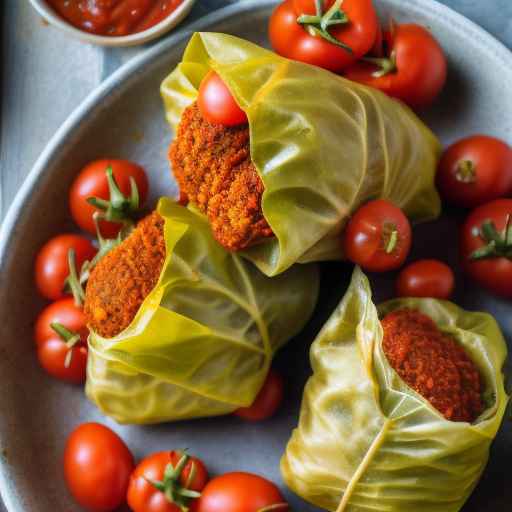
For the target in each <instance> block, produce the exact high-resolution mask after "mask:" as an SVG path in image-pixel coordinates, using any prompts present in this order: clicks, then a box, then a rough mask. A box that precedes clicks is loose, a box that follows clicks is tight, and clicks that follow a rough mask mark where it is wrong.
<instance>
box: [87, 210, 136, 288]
mask: <svg viewBox="0 0 512 512" xmlns="http://www.w3.org/2000/svg"><path fill="white" fill-rule="evenodd" d="M100 218H101V214H100V213H99V212H94V213H93V215H92V219H93V222H94V225H95V226H96V238H97V240H98V245H99V249H98V252H97V253H96V255H95V256H94V258H93V259H92V260H90V261H85V262H84V264H83V265H82V269H81V271H80V283H81V284H82V285H83V284H84V283H86V282H87V280H88V279H89V276H90V275H91V272H92V269H93V268H94V267H95V266H96V265H97V263H98V262H99V261H100V260H101V258H103V256H105V255H106V254H107V253H108V252H110V251H111V250H112V249H114V248H115V247H117V246H118V245H120V244H121V242H122V241H123V240H124V239H125V238H126V237H127V236H128V235H129V234H130V232H131V230H132V229H133V223H132V222H131V221H127V222H126V224H124V225H123V227H122V228H121V230H120V231H119V233H118V234H117V236H116V238H103V235H102V234H101V229H100V225H99V219H100Z"/></svg>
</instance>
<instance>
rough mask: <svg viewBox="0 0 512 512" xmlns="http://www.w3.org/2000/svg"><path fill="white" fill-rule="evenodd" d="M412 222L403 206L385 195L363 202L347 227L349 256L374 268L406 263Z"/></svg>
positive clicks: (371, 270)
mask: <svg viewBox="0 0 512 512" xmlns="http://www.w3.org/2000/svg"><path fill="white" fill-rule="evenodd" d="M411 236H412V233H411V225H410V223H409V220H408V219H407V217H406V216H405V215H404V213H403V212H402V210H400V208H398V207H396V206H395V205H394V204H392V203H390V202H389V201H385V200H383V199H378V200H375V201H370V202H368V203H366V204H365V205H363V206H361V208H359V210H357V212H356V213H355V214H354V216H353V217H352V218H351V219H350V221H349V222H348V224H347V227H346V228H345V235H344V251H345V256H346V257H347V258H348V259H349V260H351V261H352V262H353V263H356V264H357V265H360V266H361V267H362V268H363V269H365V270H368V271H370V272H385V271H388V270H395V269H397V268H399V267H400V266H402V264H403V262H404V261H405V259H406V258H407V255H408V254H409V250H410V248H411Z"/></svg>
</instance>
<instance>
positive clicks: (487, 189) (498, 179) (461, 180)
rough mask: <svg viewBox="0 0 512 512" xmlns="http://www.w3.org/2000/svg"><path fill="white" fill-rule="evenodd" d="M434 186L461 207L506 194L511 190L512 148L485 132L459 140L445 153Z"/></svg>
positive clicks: (484, 201)
mask: <svg viewBox="0 0 512 512" xmlns="http://www.w3.org/2000/svg"><path fill="white" fill-rule="evenodd" d="M437 186H438V188H439V190H440V192H441V194H442V196H443V198H444V199H446V201H448V202H450V203H453V204H455V205H457V206H462V207H464V208H474V207H475V206H479V205H481V204H484V203H487V202H489V201H492V200H493V199H499V198H500V197H504V196H507V195H508V194H510V193H511V192H512V149H511V148H510V147H509V146H508V145H507V144H505V143H504V142H503V141H501V140H499V139H496V138H494V137H487V136H485V135H474V136H472V137H467V138H465V139H462V140H460V141H458V142H456V143H455V144H453V145H451V146H450V147H449V148H448V149H447V150H446V151H445V152H444V154H443V156H442V158H441V161H440V163H439V169H438V171H437Z"/></svg>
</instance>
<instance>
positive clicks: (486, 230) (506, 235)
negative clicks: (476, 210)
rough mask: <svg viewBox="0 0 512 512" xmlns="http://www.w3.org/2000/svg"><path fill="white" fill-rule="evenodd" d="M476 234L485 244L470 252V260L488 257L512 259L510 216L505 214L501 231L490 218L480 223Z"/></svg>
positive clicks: (511, 218)
mask: <svg viewBox="0 0 512 512" xmlns="http://www.w3.org/2000/svg"><path fill="white" fill-rule="evenodd" d="M478 235H479V236H480V238H481V239H482V240H483V241H484V242H485V245H483V246H482V247H480V248H478V249H477V250H476V251H474V252H473V253H471V255H470V256H469V259H470V260H472V261H477V260H483V259H489V258H507V259H509V260H511V261H512V216H511V215H508V216H507V222H506V224H505V228H504V229H503V231H501V232H499V231H498V230H497V229H496V225H495V224H494V222H493V221H491V220H486V221H485V222H483V223H482V225H481V226H480V229H479V233H478Z"/></svg>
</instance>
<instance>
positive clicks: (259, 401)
mask: <svg viewBox="0 0 512 512" xmlns="http://www.w3.org/2000/svg"><path fill="white" fill-rule="evenodd" d="M283 397H284V382H283V378H282V377H281V375H279V373H277V372H276V371H275V370H273V369H270V371H269V372H268V375H267V378H266V380H265V382H264V384H263V387H262V388H261V390H260V392H259V393H258V396H257V397H256V400H254V402H253V404H252V405H251V406H250V407H241V408H240V409H237V410H236V411H235V412H234V414H235V415H236V416H238V417H240V418H243V419H245V420H249V421H262V420H266V419H268V418H270V417H272V416H273V415H274V414H275V413H276V411H277V410H278V409H279V406H280V405H281V403H282V402H283Z"/></svg>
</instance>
